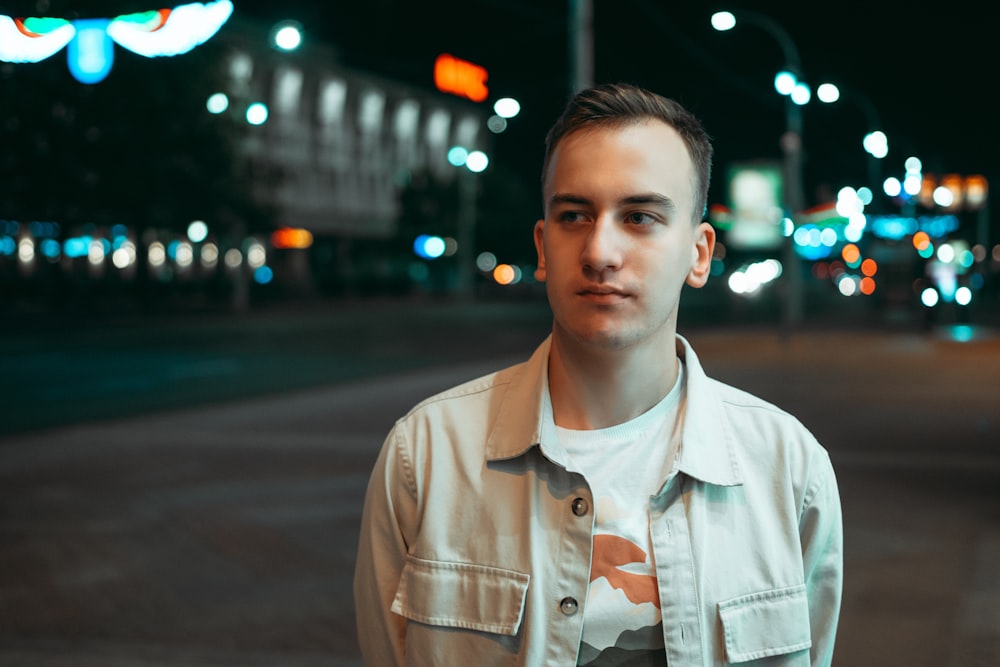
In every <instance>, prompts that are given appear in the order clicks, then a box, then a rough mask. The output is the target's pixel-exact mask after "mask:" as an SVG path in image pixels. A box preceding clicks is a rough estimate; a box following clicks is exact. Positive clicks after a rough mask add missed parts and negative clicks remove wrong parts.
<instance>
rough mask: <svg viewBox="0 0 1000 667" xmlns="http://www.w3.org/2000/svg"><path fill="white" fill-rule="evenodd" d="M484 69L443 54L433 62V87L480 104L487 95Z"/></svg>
mask: <svg viewBox="0 0 1000 667" xmlns="http://www.w3.org/2000/svg"><path fill="white" fill-rule="evenodd" d="M487 77H488V75H487V73H486V68H484V67H480V66H479V65H474V64H473V63H470V62H468V61H466V60H462V59H460V58H456V57H455V56H450V55H448V54H446V53H443V54H441V55H439V56H438V57H437V60H435V61H434V85H435V86H437V89H438V90H440V91H441V92H442V93H451V94H452V95H458V96H459V97H467V98H469V99H470V100H472V101H473V102H482V101H483V100H485V99H486V97H487V96H488V95H489V89H488V88H487V87H486V79H487Z"/></svg>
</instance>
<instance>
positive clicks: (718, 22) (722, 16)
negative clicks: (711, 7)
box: [712, 12, 736, 32]
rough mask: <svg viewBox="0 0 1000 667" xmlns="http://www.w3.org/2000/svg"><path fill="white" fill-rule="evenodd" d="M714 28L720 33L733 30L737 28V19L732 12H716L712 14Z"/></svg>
mask: <svg viewBox="0 0 1000 667" xmlns="http://www.w3.org/2000/svg"><path fill="white" fill-rule="evenodd" d="M712 27H713V28H715V29H716V30H718V31H719V32H725V31H726V30H732V29H733V28H735V27H736V17H735V16H733V13H732V12H715V13H714V14H712Z"/></svg>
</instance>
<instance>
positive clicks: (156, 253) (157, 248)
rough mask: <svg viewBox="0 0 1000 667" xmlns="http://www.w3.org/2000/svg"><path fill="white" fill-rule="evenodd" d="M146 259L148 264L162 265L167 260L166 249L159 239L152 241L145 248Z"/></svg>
mask: <svg viewBox="0 0 1000 667" xmlns="http://www.w3.org/2000/svg"><path fill="white" fill-rule="evenodd" d="M146 261H148V262H149V265H150V266H163V264H164V262H166V261H167V249H166V248H164V247H163V244H162V243H160V242H159V241H153V242H152V243H150V244H149V248H148V249H147V250H146Z"/></svg>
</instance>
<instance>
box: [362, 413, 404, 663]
mask: <svg viewBox="0 0 1000 667" xmlns="http://www.w3.org/2000/svg"><path fill="white" fill-rule="evenodd" d="M402 445H403V435H402V433H401V432H400V426H399V424H397V425H396V427H394V428H393V430H392V431H391V432H390V433H389V435H388V437H387V438H386V440H385V443H384V444H383V445H382V450H381V452H380V453H379V456H378V459H377V461H376V463H375V467H374V469H373V471H372V474H371V479H370V480H369V483H368V490H367V492H366V494H365V504H364V510H363V512H362V515H361V534H360V539H359V542H358V557H357V561H356V563H355V569H354V609H355V619H356V622H357V632H358V643H359V645H360V647H361V655H362V657H363V659H364V663H365V664H366V665H378V666H379V667H382V666H383V665H385V666H387V667H390V666H393V665H403V664H404V654H405V638H406V619H405V618H403V617H402V616H399V615H397V614H394V613H392V612H391V611H390V606H391V605H392V601H393V598H394V597H395V595H396V589H397V587H398V586H399V580H400V576H401V573H402V571H403V563H404V561H405V559H406V552H407V540H406V535H405V530H404V526H406V525H412V524H407V519H408V518H409V517H412V514H413V511H414V507H415V505H416V503H415V494H414V493H413V492H412V488H413V487H412V483H410V482H411V480H412V477H410V476H408V472H409V468H408V466H406V465H404V462H405V461H406V458H405V456H404V454H405V452H404V451H403V447H402Z"/></svg>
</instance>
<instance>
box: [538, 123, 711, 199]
mask: <svg viewBox="0 0 1000 667" xmlns="http://www.w3.org/2000/svg"><path fill="white" fill-rule="evenodd" d="M695 178H696V175H695V169H694V164H693V162H692V161H691V156H690V155H689V153H688V150H687V146H685V144H684V140H683V139H681V137H680V135H679V134H678V133H677V131H676V130H675V129H674V128H672V127H671V126H669V125H667V124H666V123H664V122H662V121H659V120H646V121H641V122H637V123H629V124H625V125H611V126H597V127H589V128H582V129H579V130H576V131H575V132H571V133H570V134H567V135H566V136H564V137H563V138H562V139H561V140H560V141H559V143H558V144H557V145H556V147H555V150H553V152H552V156H551V158H550V161H549V165H548V168H547V169H546V173H545V182H544V186H543V195H544V197H545V199H546V201H547V200H548V199H549V198H550V197H551V196H552V194H553V193H554V192H573V193H574V194H581V195H583V194H588V193H587V192H583V191H582V190H595V191H598V192H603V191H608V190H618V191H619V192H618V194H619V195H622V194H624V195H627V194H634V193H636V192H657V193H659V194H663V195H666V196H669V197H670V198H671V199H673V200H674V201H675V202H677V203H678V204H681V205H690V204H691V203H692V202H693V198H694V183H695Z"/></svg>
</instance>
